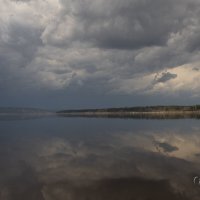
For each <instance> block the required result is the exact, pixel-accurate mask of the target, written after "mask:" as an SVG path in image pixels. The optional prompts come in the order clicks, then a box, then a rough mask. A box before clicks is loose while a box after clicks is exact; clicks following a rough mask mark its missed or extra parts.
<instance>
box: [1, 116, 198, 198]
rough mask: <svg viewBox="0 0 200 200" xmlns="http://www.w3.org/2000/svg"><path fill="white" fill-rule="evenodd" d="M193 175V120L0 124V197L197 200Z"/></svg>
mask: <svg viewBox="0 0 200 200" xmlns="http://www.w3.org/2000/svg"><path fill="white" fill-rule="evenodd" d="M199 177H200V123H199V120H195V119H177V120H176V119H174V120H170V119H167V120H145V119H111V118H107V119H104V118H64V117H47V118H38V119H37V118H36V119H27V120H26V119H25V118H22V119H20V120H17V119H15V120H14V119H12V120H8V119H7V118H6V119H2V118H1V120H0V199H1V200H157V199H162V200H196V199H199V198H200V184H199V181H200V178H199Z"/></svg>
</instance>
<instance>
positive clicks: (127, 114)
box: [57, 105, 200, 119]
mask: <svg viewBox="0 0 200 200" xmlns="http://www.w3.org/2000/svg"><path fill="white" fill-rule="evenodd" d="M57 114H58V115H59V116H63V117H108V118H138V119H139V118H146V119H151V118H152V119H177V118H197V119H199V118H200V106H199V105H194V106H146V107H124V108H105V109H81V110H61V111H58V112H57Z"/></svg>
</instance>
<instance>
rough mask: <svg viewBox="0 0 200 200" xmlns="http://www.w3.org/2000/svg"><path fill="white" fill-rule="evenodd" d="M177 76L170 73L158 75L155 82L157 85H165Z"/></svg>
mask: <svg viewBox="0 0 200 200" xmlns="http://www.w3.org/2000/svg"><path fill="white" fill-rule="evenodd" d="M176 77H177V74H171V73H170V72H162V73H161V74H156V76H155V78H154V81H155V82H156V83H165V82H167V81H169V80H171V79H175V78H176Z"/></svg>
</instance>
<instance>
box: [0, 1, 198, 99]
mask: <svg viewBox="0 0 200 200" xmlns="http://www.w3.org/2000/svg"><path fill="white" fill-rule="evenodd" d="M16 2H18V3H16ZM19 2H21V3H19ZM24 2H29V1H28V0H27V1H25V0H21V1H19V0H16V1H14V0H13V1H5V0H3V1H2V3H1V8H0V24H1V28H0V33H1V34H0V45H1V46H0V89H1V92H2V93H4V94H6V93H10V94H12V95H11V96H15V95H17V92H16V91H22V90H23V91H24V94H26V93H28V92H30V90H32V91H34V92H36V91H37V92H38V93H37V92H36V94H37V95H36V96H38V97H40V96H42V95H43V93H41V91H42V90H44V89H45V90H48V92H50V93H51V92H52V96H54V95H56V94H57V91H61V93H62V92H63V93H64V92H66V91H70V92H71V91H74V93H77V94H78V93H82V92H83V91H84V92H85V97H87V96H89V95H91V94H93V95H97V96H99V95H102V94H105V95H107V94H108V99H110V100H109V101H110V102H111V101H114V99H115V97H113V94H114V93H115V94H116V95H124V94H128V95H129V96H130V100H131V99H132V98H136V99H138V98H141V96H140V95H143V94H145V95H146V98H147V93H148V90H150V89H151V88H152V87H151V84H152V83H151V81H150V83H149V85H148V83H146V87H143V86H141V85H144V84H143V83H141V81H139V80H144V82H146V81H147V80H146V77H148V76H151V80H152V79H153V78H152V77H153V76H155V74H156V73H157V72H158V71H159V72H162V71H167V72H166V73H162V74H159V76H158V77H156V79H155V83H159V82H163V83H164V82H167V81H169V80H171V79H175V78H177V76H178V78H179V74H178V73H173V72H171V71H170V69H173V68H175V67H177V66H180V65H185V64H190V65H191V68H194V66H192V65H195V64H194V63H198V62H199V56H200V51H199V36H198V33H199V25H200V21H199V17H200V9H199V8H200V6H199V4H200V2H199V1H197V0H190V1H189V0H169V1H164V0H140V1H139V0H125V1H123V2H122V1H121V0H93V1H92V0H66V1H64V0H60V1H50V0H47V1H39V0H36V1H31V2H30V3H24ZM193 71H194V70H193ZM196 72H197V73H198V71H196ZM193 77H194V79H195V75H194V74H193ZM176 80H177V79H176ZM131 81H132V82H131ZM181 82H182V83H183V84H182V88H180V89H178V90H181V91H182V90H184V92H185V93H187V91H188V87H187V89H186V87H184V84H186V85H188V84H187V83H186V82H185V80H181ZM144 88H145V89H144ZM186 90H187V91H186ZM193 90H195V91H193V92H194V95H190V96H195V95H196V94H199V91H198V88H197V87H195V89H194V88H193ZM13 91H15V92H13ZM184 92H183V94H184ZM153 95H155V94H153ZM168 97H169V98H172V96H171V93H170V92H168ZM8 98H10V97H8ZM17 98H20V97H17V96H16V99H17ZM150 98H152V97H150ZM155 98H156V97H155ZM188 98H189V97H188ZM191 98H193V97H191ZM5 99H6V98H5ZM181 100H182V99H181ZM188 100H189V99H188ZM9 101H10V100H9ZM88 101H89V100H88ZM172 101H173V100H172ZM191 101H193V100H191ZM125 102H126V103H127V101H124V103H125ZM139 102H140V101H139ZM63 103H64V101H63Z"/></svg>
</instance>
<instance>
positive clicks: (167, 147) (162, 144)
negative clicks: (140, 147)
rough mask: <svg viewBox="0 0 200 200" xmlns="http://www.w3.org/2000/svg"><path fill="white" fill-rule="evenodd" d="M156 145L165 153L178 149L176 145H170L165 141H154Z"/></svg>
mask: <svg viewBox="0 0 200 200" xmlns="http://www.w3.org/2000/svg"><path fill="white" fill-rule="evenodd" d="M156 146H158V148H161V149H162V150H163V151H164V152H165V153H171V152H173V151H177V150H178V147H175V146H172V145H170V144H168V143H166V142H156Z"/></svg>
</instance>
